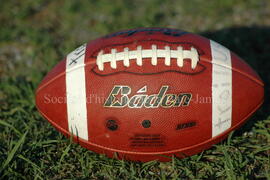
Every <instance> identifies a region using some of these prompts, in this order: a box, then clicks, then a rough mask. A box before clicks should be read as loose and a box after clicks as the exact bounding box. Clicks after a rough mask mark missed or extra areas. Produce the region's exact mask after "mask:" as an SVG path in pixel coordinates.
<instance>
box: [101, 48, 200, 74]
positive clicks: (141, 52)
mask: <svg viewBox="0 0 270 180" xmlns="http://www.w3.org/2000/svg"><path fill="white" fill-rule="evenodd" d="M145 58H151V64H152V65H153V66H156V65H157V58H164V64H165V66H170V65H171V59H172V58H175V59H176V62H177V66H178V67H183V61H184V59H190V60H191V68H192V69H195V67H196V66H197V63H198V61H199V53H198V51H197V50H196V49H195V48H194V47H191V49H190V50H183V47H182V46H178V47H177V50H171V49H170V47H169V46H165V49H158V48H157V45H155V44H153V45H152V46H151V49H142V46H137V49H136V50H131V51H130V50H129V48H128V47H125V48H124V51H121V52H117V51H116V49H114V48H113V49H111V53H107V54H104V51H103V50H101V51H99V53H98V55H97V58H96V64H97V66H98V69H99V70H100V71H103V70H104V63H110V66H111V68H112V69H116V68H117V63H116V62H117V61H122V62H123V64H124V66H125V67H129V66H130V60H134V59H135V60H136V64H137V65H138V66H142V64H143V63H142V62H143V59H145Z"/></svg>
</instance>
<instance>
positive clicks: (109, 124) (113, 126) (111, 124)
mask: <svg viewBox="0 0 270 180" xmlns="http://www.w3.org/2000/svg"><path fill="white" fill-rule="evenodd" d="M106 126H107V128H108V129H109V130H111V131H115V130H117V129H118V125H117V123H116V121H115V120H112V119H110V120H108V121H107V123H106Z"/></svg>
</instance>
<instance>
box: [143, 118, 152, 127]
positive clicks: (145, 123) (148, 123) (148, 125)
mask: <svg viewBox="0 0 270 180" xmlns="http://www.w3.org/2000/svg"><path fill="white" fill-rule="evenodd" d="M142 126H143V127H144V128H149V127H150V126H151V121H149V120H143V122H142Z"/></svg>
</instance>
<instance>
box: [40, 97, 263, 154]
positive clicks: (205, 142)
mask: <svg viewBox="0 0 270 180" xmlns="http://www.w3.org/2000/svg"><path fill="white" fill-rule="evenodd" d="M263 102H264V100H263V99H262V100H261V101H260V103H259V104H258V105H256V106H255V108H254V109H253V110H252V111H251V112H250V113H248V114H247V115H246V116H245V117H244V118H243V119H242V120H241V121H239V122H238V123H237V124H236V125H234V126H233V127H230V128H229V129H227V130H226V131H224V132H223V133H222V134H219V135H218V136H215V137H213V138H211V139H208V140H206V141H204V142H201V143H199V144H195V145H191V146H189V147H185V148H182V149H177V150H170V151H162V152H137V151H124V150H117V149H113V148H108V147H105V146H102V145H98V144H95V143H92V142H89V141H86V140H84V139H81V138H80V137H77V136H75V135H72V134H70V132H69V131H67V130H65V129H63V128H62V127H60V126H58V124H56V123H55V122H53V121H52V120H51V119H50V118H48V116H46V115H45V114H44V113H43V112H42V111H40V109H39V107H38V105H36V107H37V109H38V111H39V112H40V113H41V114H42V116H43V117H44V118H45V119H47V120H48V121H49V122H50V123H51V124H52V125H53V126H54V127H55V128H56V129H58V130H60V131H61V133H62V134H66V135H68V136H69V137H73V138H74V139H77V141H78V142H77V143H78V144H80V142H83V143H84V144H89V145H92V146H95V147H97V148H101V149H104V150H108V151H112V152H117V153H123V154H135V155H161V154H173V153H179V152H182V151H187V150H189V149H194V148H196V147H200V146H203V145H205V144H207V143H209V142H211V141H215V140H217V139H219V138H221V137H224V136H225V137H227V134H228V133H229V132H231V131H233V130H235V129H237V128H238V127H239V126H240V125H241V124H242V123H244V122H245V121H246V120H247V119H248V118H249V117H250V116H251V115H252V114H253V113H254V112H255V111H256V110H257V109H258V108H259V107H260V106H261V105H262V104H263ZM211 146H212V144H211ZM85 148H86V147H85ZM86 149H87V148H86ZM89 150H90V149H89ZM93 152H95V151H93Z"/></svg>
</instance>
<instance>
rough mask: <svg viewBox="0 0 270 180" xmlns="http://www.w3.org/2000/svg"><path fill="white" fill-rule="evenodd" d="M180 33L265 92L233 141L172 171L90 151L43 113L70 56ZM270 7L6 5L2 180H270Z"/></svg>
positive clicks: (195, 1) (2, 21)
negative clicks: (117, 41)
mask: <svg viewBox="0 0 270 180" xmlns="http://www.w3.org/2000/svg"><path fill="white" fill-rule="evenodd" d="M153 26H154V27H171V28H177V29H183V30H186V31H190V32H194V33H198V34H201V35H203V36H206V37H208V38H211V39H213V40H215V41H217V42H219V43H221V44H223V45H224V46H226V47H228V48H229V49H231V50H233V51H234V52H236V53H237V54H238V55H239V56H241V57H243V59H245V60H246V61H247V62H248V64H250V65H251V66H252V67H253V68H254V69H255V70H256V71H257V72H258V73H259V75H260V76H261V78H262V79H263V81H264V82H265V103H264V105H263V106H262V108H261V109H260V110H258V112H257V113H256V114H255V115H254V116H253V117H252V118H251V119H250V120H249V121H248V122H247V123H246V124H245V125H244V126H243V127H242V128H241V129H240V130H238V131H235V132H234V133H232V134H231V135H230V137H229V138H228V139H226V140H225V141H223V142H222V143H219V144H217V145H215V146H214V147H212V148H211V149H209V150H207V151H204V152H202V153H201V154H198V155H195V156H192V157H188V158H185V159H182V160H179V159H172V162H168V163H159V162H156V161H152V162H148V163H134V162H125V161H119V160H114V159H108V158H106V157H105V156H103V155H98V154H95V153H93V152H91V151H88V150H86V149H83V148H81V147H80V146H79V145H77V144H73V143H71V142H70V140H69V139H66V138H65V137H64V136H63V135H61V134H60V133H59V132H58V131H56V130H55V129H54V128H53V127H52V126H51V125H50V124H49V123H48V122H47V121H46V120H44V119H43V118H42V117H41V116H40V114H39V113H38V112H37V109H36V107H35V103H34V92H35V89H36V87H37V85H38V83H39V82H40V81H41V79H42V78H43V77H44V76H45V75H46V73H47V72H48V71H49V70H50V69H51V68H52V67H53V66H54V65H55V64H56V63H57V62H59V61H60V60H61V59H62V58H63V57H64V56H65V55H66V54H67V53H68V52H71V51H72V50H73V49H75V48H76V47H78V46H79V45H81V44H83V43H84V42H87V41H89V40H91V39H95V38H97V37H99V36H101V35H105V34H107V33H111V32H114V31H118V30H121V29H128V28H135V27H153ZM269 71H270V1H268V0H261V1H258V0H238V1H233V0H223V1H207V2H206V1H200V0H190V1H184V0H182V1H163V0H155V1H152V0H149V1H142V0H134V1H124V0H116V1H113V2H112V1H104V0H100V1H82V0H77V1H75V0H74V1H63V0H59V1H52V0H51V1H49V0H47V1H45V0H24V1H15V0H10V1H4V0H0V179H270V95H269V92H270V72H269Z"/></svg>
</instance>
